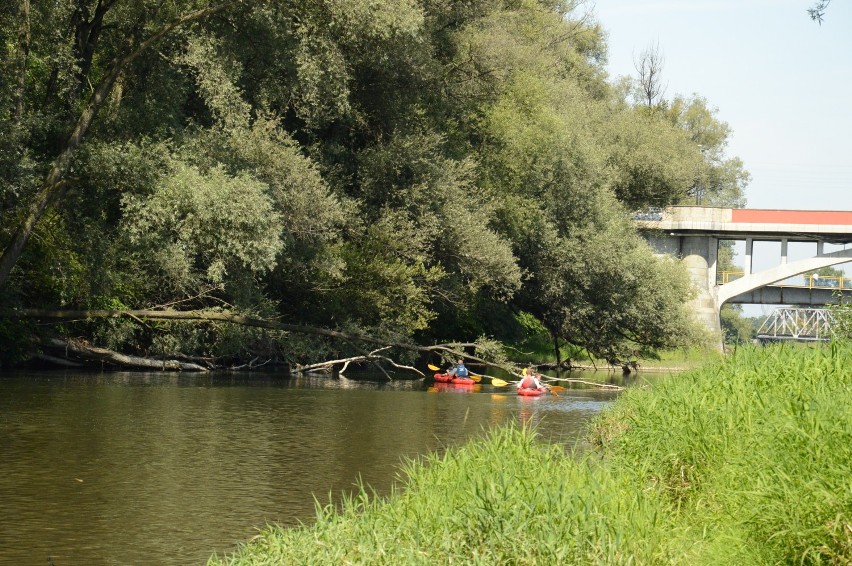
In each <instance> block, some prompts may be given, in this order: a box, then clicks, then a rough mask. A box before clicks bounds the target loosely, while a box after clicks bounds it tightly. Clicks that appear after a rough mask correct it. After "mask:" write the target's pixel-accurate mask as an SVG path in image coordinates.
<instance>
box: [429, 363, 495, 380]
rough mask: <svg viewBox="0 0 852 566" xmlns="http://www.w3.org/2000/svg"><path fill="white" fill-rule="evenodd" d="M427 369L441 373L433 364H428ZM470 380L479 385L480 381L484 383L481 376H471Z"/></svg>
mask: <svg viewBox="0 0 852 566" xmlns="http://www.w3.org/2000/svg"><path fill="white" fill-rule="evenodd" d="M426 367H427V368H429V369H430V370H432V371H441V368H439V367H438V366H433V365H432V364H426ZM470 378H471V379H472V380H474V381H475V382H476V383H479V382H480V381H482V377H481V376H479V375H473V374H470Z"/></svg>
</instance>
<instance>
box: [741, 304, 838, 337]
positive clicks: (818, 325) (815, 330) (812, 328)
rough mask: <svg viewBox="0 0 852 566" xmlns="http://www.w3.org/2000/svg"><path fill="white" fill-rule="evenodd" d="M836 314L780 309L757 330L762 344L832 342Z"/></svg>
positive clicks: (818, 310)
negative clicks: (777, 341)
mask: <svg viewBox="0 0 852 566" xmlns="http://www.w3.org/2000/svg"><path fill="white" fill-rule="evenodd" d="M833 324H834V314H833V313H832V311H831V310H829V309H808V308H778V309H775V312H773V313H772V316H770V317H769V318H767V319H766V320H765V321H764V323H763V324H762V325H760V328H758V329H757V339H758V340H760V341H762V342H772V341H776V340H801V341H807V342H817V341H828V340H831V337H832V334H833V331H832V325H833Z"/></svg>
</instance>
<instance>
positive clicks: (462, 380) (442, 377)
mask: <svg viewBox="0 0 852 566" xmlns="http://www.w3.org/2000/svg"><path fill="white" fill-rule="evenodd" d="M435 383H453V384H455V385H473V384H474V383H476V382H475V381H474V380H473V379H471V378H469V377H455V376H453V375H450V374H448V373H436V374H435Z"/></svg>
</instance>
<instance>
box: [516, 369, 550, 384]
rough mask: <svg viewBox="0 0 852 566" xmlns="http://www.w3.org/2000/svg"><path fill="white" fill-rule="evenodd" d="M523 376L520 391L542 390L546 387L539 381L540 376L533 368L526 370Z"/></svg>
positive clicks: (522, 373)
mask: <svg viewBox="0 0 852 566" xmlns="http://www.w3.org/2000/svg"><path fill="white" fill-rule="evenodd" d="M521 375H522V376H523V377H522V378H521V380H520V381H519V382H518V389H541V388H542V387H544V386H543V385H542V384H541V381H539V379H538V374H537V373H535V372H534V371H533V370H532V368H529V369H527V368H524V370H523V371H522V372H521Z"/></svg>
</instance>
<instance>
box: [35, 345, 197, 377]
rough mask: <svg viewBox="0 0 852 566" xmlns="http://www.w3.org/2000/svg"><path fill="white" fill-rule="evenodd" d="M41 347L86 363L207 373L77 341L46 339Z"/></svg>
mask: <svg viewBox="0 0 852 566" xmlns="http://www.w3.org/2000/svg"><path fill="white" fill-rule="evenodd" d="M42 346H43V347H45V348H47V349H50V350H52V351H53V352H54V353H58V352H63V353H64V354H65V356H64V359H65V360H68V358H69V357H73V358H75V359H79V360H84V361H87V362H101V363H104V362H105V363H109V364H113V365H116V366H120V367H126V368H134V369H156V370H161V371H208V370H207V368H205V367H203V366H200V365H198V364H193V363H189V362H179V361H177V360H152V359H149V358H140V357H138V356H128V355H125V354H120V353H118V352H114V351H113V350H107V349H106V348H96V347H94V346H89V345H86V344H83V343H82V342H79V341H77V340H68V341H65V340H60V339H58V338H48V339H46V340H44V341H42Z"/></svg>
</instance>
